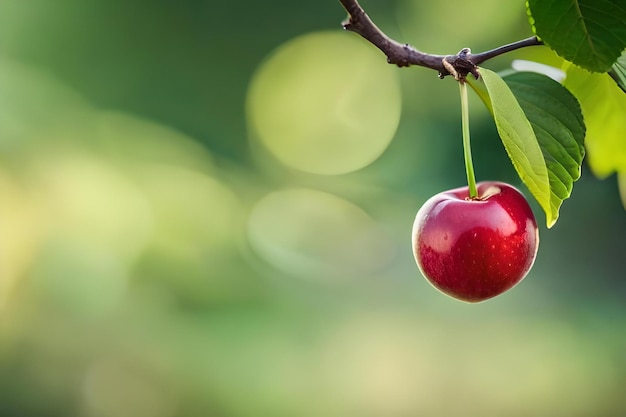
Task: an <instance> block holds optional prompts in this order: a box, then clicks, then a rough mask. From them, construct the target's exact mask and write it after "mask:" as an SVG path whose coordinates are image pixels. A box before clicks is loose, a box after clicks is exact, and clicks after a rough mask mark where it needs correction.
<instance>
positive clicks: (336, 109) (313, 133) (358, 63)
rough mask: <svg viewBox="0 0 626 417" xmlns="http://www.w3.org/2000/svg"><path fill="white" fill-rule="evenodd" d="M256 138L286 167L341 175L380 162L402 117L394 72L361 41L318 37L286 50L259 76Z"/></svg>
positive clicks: (252, 117)
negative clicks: (380, 157) (378, 159)
mask: <svg viewBox="0 0 626 417" xmlns="http://www.w3.org/2000/svg"><path fill="white" fill-rule="evenodd" d="M247 111H248V121H249V124H250V128H251V130H252V133H253V136H254V137H255V138H257V139H258V140H260V141H261V143H263V145H264V146H265V147H266V148H267V149H268V150H269V152H270V153H271V154H272V155H274V156H275V157H276V158H278V159H279V160H280V161H281V162H282V163H284V164H285V165H287V166H289V167H291V168H295V169H299V170H302V171H306V172H310V173H315V174H325V175H335V174H343V173H347V172H351V171H355V170H358V169H360V168H363V167H365V166H367V165H368V164H370V163H371V162H373V161H374V160H376V159H377V158H378V157H379V156H380V155H381V154H382V153H383V152H384V150H385V149H386V148H387V146H388V145H389V142H390V141H391V139H392V138H393V136H394V134H395V132H396V129H397V127H398V122H399V120H400V112H401V93H400V87H399V84H398V81H397V79H396V76H395V72H394V68H393V67H392V66H390V65H388V64H387V63H386V61H385V58H384V56H383V55H381V53H380V52H379V51H377V50H376V49H375V48H373V47H372V46H371V45H369V44H367V42H364V41H363V40H362V39H360V38H358V37H356V36H354V35H352V34H347V33H342V32H317V33H312V34H308V35H304V36H301V37H298V38H295V39H292V40H291V41H289V42H287V43H286V44H284V45H282V46H281V47H280V48H279V49H278V50H276V51H275V52H274V53H273V54H272V55H271V56H270V57H269V58H268V59H267V60H266V61H265V62H264V63H263V64H262V65H261V67H260V68H259V69H258V70H257V73H256V74H255V76H254V78H253V80H252V84H251V86H250V90H249V92H248V101H247Z"/></svg>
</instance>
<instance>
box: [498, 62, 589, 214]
mask: <svg viewBox="0 0 626 417" xmlns="http://www.w3.org/2000/svg"><path fill="white" fill-rule="evenodd" d="M504 81H505V82H506V83H507V84H508V86H509V87H510V88H511V91H512V92H513V94H514V95H515V97H516V98H517V101H518V102H519V104H520V106H521V107H522V109H523V110H524V113H525V114H526V117H527V118H528V120H529V121H530V124H531V125H532V128H533V131H534V132H535V136H536V137H537V141H538V142H539V147H540V148H541V152H542V153H543V157H544V160H545V162H546V166H547V168H548V176H549V178H550V193H551V198H550V204H551V211H552V213H556V216H557V217H558V213H559V208H560V207H561V204H562V203H563V200H565V199H567V198H569V196H570V195H571V192H572V188H573V186H574V182H575V181H576V180H578V178H580V168H581V165H582V162H583V157H584V155H585V147H584V139H585V123H584V121H583V115H582V112H581V110H580V105H579V104H578V101H577V100H576V97H574V96H573V95H572V93H570V92H569V91H568V90H567V89H566V88H565V87H563V86H562V85H561V84H559V83H558V82H556V81H554V80H552V79H551V78H549V77H547V76H545V75H541V74H537V73H532V72H517V73H513V74H511V75H508V76H506V77H504ZM555 220H556V218H555Z"/></svg>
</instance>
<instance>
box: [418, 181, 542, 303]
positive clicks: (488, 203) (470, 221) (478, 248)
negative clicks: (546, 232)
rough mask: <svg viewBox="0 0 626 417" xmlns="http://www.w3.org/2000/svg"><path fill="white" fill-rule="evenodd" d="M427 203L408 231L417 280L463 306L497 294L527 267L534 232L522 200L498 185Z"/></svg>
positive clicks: (534, 242)
mask: <svg viewBox="0 0 626 417" xmlns="http://www.w3.org/2000/svg"><path fill="white" fill-rule="evenodd" d="M477 189H478V197H477V198H475V199H470V198H469V190H468V187H461V188H457V189H454V190H450V191H445V192H442V193H440V194H437V195H435V196H433V197H431V198H430V199H429V200H428V201H426V203H424V205H423V206H422V207H421V208H420V210H419V211H418V213H417V216H416V218H415V223H414V225H413V254H414V255H415V260H416V261H417V265H418V266H419V268H420V271H421V272H422V274H423V275H424V276H425V277H426V279H428V280H429V281H430V283H431V284H432V285H433V286H434V287H435V288H437V289H439V290H441V291H442V292H443V293H445V294H448V295H450V296H452V297H454V298H457V299H459V300H463V301H467V302H479V301H484V300H487V299H489V298H492V297H495V296H496V295H499V294H502V293H503V292H505V291H507V290H509V289H510V288H512V287H513V286H514V285H516V284H517V283H519V282H520V281H521V280H522V279H523V278H524V277H525V276H526V274H527V273H528V271H529V270H530V268H531V267H532V265H533V263H534V261H535V257H536V256H537V249H538V247H539V232H538V229H537V222H536V221H535V217H534V215H533V212H532V210H531V208H530V206H529V205H528V202H527V201H526V199H525V198H524V196H523V195H522V194H521V193H520V192H519V191H518V190H517V189H515V188H514V187H512V186H511V185H508V184H505V183H501V182H481V183H478V184H477Z"/></svg>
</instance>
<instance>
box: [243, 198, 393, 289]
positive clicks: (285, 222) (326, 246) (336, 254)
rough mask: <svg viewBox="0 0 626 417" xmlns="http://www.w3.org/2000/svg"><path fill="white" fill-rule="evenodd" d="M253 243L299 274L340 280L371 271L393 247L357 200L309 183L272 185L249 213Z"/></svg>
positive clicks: (282, 266) (313, 278) (267, 256)
mask: <svg viewBox="0 0 626 417" xmlns="http://www.w3.org/2000/svg"><path fill="white" fill-rule="evenodd" d="M248 239H249V242H250V245H251V247H252V249H253V250H254V251H255V252H256V253H257V254H258V255H259V256H260V257H261V258H262V259H264V260H265V261H266V262H267V263H269V264H270V265H272V266H273V267H275V268H276V269H278V270H280V271H282V272H283V273H286V274H288V275H290V276H293V277H296V278H303V279H307V280H311V281H316V282H325V283H338V282H346V281H350V280H352V279H354V278H360V277H363V276H368V275H371V274H372V273H375V272H378V271H379V270H380V269H381V268H383V267H384V266H385V265H387V264H388V263H389V262H390V260H391V259H392V257H393V254H394V252H395V250H394V247H393V244H392V242H391V240H390V239H389V237H388V236H387V235H386V233H384V231H383V230H382V228H381V227H380V226H379V225H378V224H377V223H376V222H375V221H374V220H373V219H372V218H371V217H370V216H369V215H368V214H367V213H365V211H363V210H362V209H361V208H360V207H358V206H357V205H355V204H353V203H351V202H349V201H346V200H344V199H342V198H340V197H337V196H335V195H332V194H328V193H325V192H322V191H317V190H312V189H307V188H290V189H285V190H280V191H274V192H271V193H269V194H267V195H266V196H264V197H263V198H262V199H261V200H259V201H258V202H257V203H256V204H255V206H254V208H253V209H252V212H251V214H250V217H249V219H248Z"/></svg>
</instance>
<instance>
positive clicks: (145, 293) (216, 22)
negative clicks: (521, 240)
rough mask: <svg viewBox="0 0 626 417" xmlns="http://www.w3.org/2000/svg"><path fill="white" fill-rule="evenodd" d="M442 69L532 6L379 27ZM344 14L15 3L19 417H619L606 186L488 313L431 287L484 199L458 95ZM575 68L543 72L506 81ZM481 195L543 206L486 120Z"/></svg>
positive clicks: (13, 349) (623, 359)
mask: <svg viewBox="0 0 626 417" xmlns="http://www.w3.org/2000/svg"><path fill="white" fill-rule="evenodd" d="M363 6H364V7H365V8H366V9H367V11H368V12H369V14H370V16H372V18H373V19H374V20H375V21H376V22H377V24H378V25H379V26H381V27H382V28H383V29H384V30H385V31H386V32H388V34H390V35H391V36H393V37H395V38H397V39H399V40H401V41H406V42H409V43H411V44H413V45H415V46H417V47H418V48H420V49H422V50H425V51H428V52H432V53H442V54H448V53H456V52H457V51H458V50H460V49H461V48H462V47H466V46H470V47H472V49H473V50H474V51H480V50H485V49H490V48H493V47H496V46H499V45H501V44H504V43H508V42H512V41H514V40H517V39H521V38H524V37H527V36H530V35H531V31H530V27H529V25H528V23H527V20H526V13H525V9H524V2H523V1H516V2H501V1H497V0H483V1H481V2H479V3H472V4H470V3H467V2H461V1H459V0H450V1H447V2H424V1H419V0H399V1H385V2H382V1H379V2H375V1H363ZM344 16H345V13H344V11H343V9H342V8H341V6H340V4H339V3H338V2H337V1H332V0H329V1H326V2H320V1H315V2H314V1H311V2H294V1H287V0H273V1H269V2H259V1H252V0H242V1H237V2H215V1H200V0H181V1H176V2H173V1H162V0H152V1H147V0H145V1H144V0H134V1H128V0H94V1H89V2H85V1H79V0H0V415H6V416H46V417H49V416H86V417H91V416H93V417H125V416H129V417H130V416H132V417H170V416H220V417H228V416H233V417H239V416H250V417H259V416H272V417H278V416H299V417H305V416H316V417H317V416H326V417H332V416H338V417H339V416H342V417H347V416H359V417H362V416H369V417H375V416H381V417H382V416H384V417H393V416H402V417H404V416H454V415H457V416H461V415H462V416H465V417H470V416H503V415H506V416H546V415H549V416H569V417H572V416H623V415H625V414H626V400H625V399H624V392H625V390H626V302H625V301H624V300H625V297H626V280H625V278H626V273H625V272H624V271H625V268H624V262H625V260H626V215H625V213H624V209H623V207H622V206H621V204H620V200H619V196H618V193H617V186H616V182H615V179H614V178H608V179H606V180H602V181H600V180H598V179H595V178H594V177H593V176H592V175H591V174H590V172H589V171H588V170H587V168H586V167H585V168H584V170H583V177H582V179H581V180H580V181H579V182H578V183H577V184H576V185H575V188H574V192H573V195H572V198H571V199H569V200H567V201H566V202H565V204H564V206H563V208H562V210H561V218H560V219H559V221H558V223H557V225H556V226H555V227H554V228H552V229H551V230H546V229H545V227H544V226H543V225H544V224H545V217H544V215H543V213H542V212H540V210H539V209H538V206H537V205H536V204H535V205H533V208H534V210H535V213H536V216H537V219H538V223H540V225H541V230H540V234H541V245H540V250H539V255H538V258H537V261H536V263H535V266H534V268H533V270H532V271H531V272H530V274H529V275H528V277H527V278H526V279H525V280H524V281H523V282H522V283H521V284H520V285H519V286H517V287H516V288H514V289H513V290H511V291H510V292H508V293H506V294H504V295H502V296H500V297H498V298H496V299H493V300H490V301H488V302H486V303H482V304H478V305H469V304H464V303H461V302H457V301H455V300H453V299H451V298H448V297H446V296H444V295H442V294H440V293H438V292H437V291H436V290H434V289H433V288H432V287H431V286H430V285H429V284H428V283H427V282H426V280H424V279H423V278H422V277H421V276H420V274H419V271H418V269H417V267H416V266H415V262H414V260H413V256H412V254H411V248H410V232H411V227H412V222H413V218H414V216H415V213H416V212H417V210H418V208H419V207H420V205H421V204H422V203H423V202H424V201H425V200H426V199H427V198H428V197H430V196H431V195H432V194H434V193H437V192H439V191H442V190H445V189H449V188H453V187H457V186H460V185H463V183H464V181H465V173H464V172H465V171H464V167H463V159H462V147H461V126H460V106H459V99H458V88H457V86H456V85H455V83H454V82H452V80H451V79H449V78H448V79H446V80H445V81H440V80H438V79H437V76H436V74H435V73H434V72H433V71H430V70H426V69H422V68H410V69H398V68H394V67H392V66H389V65H387V64H386V63H385V58H384V56H383V55H382V54H381V53H379V52H378V51H377V50H375V49H374V48H373V47H372V46H371V45H369V44H367V43H366V42H365V41H364V40H362V39H361V38H359V37H358V36H357V35H355V34H352V33H346V32H343V31H341V29H340V22H341V20H342V19H343V18H344ZM516 57H517V58H524V59H540V60H543V61H544V62H548V63H549V62H558V60H557V59H556V57H554V56H553V55H552V54H551V53H550V52H549V50H547V49H546V48H543V47H542V48H534V49H527V50H523V51H519V52H517V53H515V54H509V55H507V56H504V57H499V58H498V59H495V60H493V61H490V62H489V67H490V68H492V69H495V70H502V69H505V68H507V67H508V66H509V65H510V61H511V59H513V58H516ZM471 119H472V128H471V129H472V135H473V137H472V140H473V145H474V157H475V165H476V170H477V176H478V178H479V180H480V179H482V180H487V179H497V180H502V181H507V182H510V183H513V184H514V185H516V186H518V187H519V188H520V189H522V190H524V192H525V193H526V194H527V196H528V193H527V192H526V190H525V189H523V187H522V185H521V183H520V181H519V180H518V179H517V177H516V175H515V172H514V171H513V169H512V167H511V166H510V162H509V161H508V159H507V157H506V155H505V152H504V150H503V148H502V145H501V144H500V143H499V139H498V137H497V134H496V131H495V127H494V125H493V121H492V120H491V119H490V118H489V115H488V113H487V111H486V109H485V108H484V106H483V105H482V104H481V103H480V102H479V101H478V100H477V99H476V97H472V102H471Z"/></svg>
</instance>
